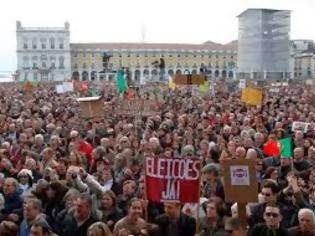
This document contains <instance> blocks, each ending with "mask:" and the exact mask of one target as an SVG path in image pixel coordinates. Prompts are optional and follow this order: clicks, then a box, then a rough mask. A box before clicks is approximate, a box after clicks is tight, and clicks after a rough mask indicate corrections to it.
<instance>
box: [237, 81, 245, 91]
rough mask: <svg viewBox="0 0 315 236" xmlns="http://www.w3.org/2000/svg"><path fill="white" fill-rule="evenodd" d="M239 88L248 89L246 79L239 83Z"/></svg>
mask: <svg viewBox="0 0 315 236" xmlns="http://www.w3.org/2000/svg"><path fill="white" fill-rule="evenodd" d="M238 87H239V88H240V89H244V88H246V79H240V82H239V84H238Z"/></svg>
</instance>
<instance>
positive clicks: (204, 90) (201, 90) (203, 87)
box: [199, 81, 209, 96]
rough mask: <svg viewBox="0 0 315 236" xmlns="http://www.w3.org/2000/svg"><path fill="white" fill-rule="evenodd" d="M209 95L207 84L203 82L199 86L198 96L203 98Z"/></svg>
mask: <svg viewBox="0 0 315 236" xmlns="http://www.w3.org/2000/svg"><path fill="white" fill-rule="evenodd" d="M208 93H209V82H208V81H205V82H204V83H203V84H201V85H199V95H200V96H205V95H207V94H208Z"/></svg>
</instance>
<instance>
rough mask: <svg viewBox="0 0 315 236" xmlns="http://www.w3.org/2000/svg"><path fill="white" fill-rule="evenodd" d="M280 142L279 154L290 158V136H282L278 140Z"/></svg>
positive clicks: (291, 154) (291, 153)
mask: <svg viewBox="0 0 315 236" xmlns="http://www.w3.org/2000/svg"><path fill="white" fill-rule="evenodd" d="M279 143H280V144H281V156H282V157H286V158H292V156H293V151H292V138H291V137H288V138H283V139H280V140H279Z"/></svg>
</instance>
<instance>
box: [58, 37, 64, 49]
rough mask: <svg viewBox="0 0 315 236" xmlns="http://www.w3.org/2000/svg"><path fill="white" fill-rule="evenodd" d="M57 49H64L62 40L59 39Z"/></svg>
mask: <svg viewBox="0 0 315 236" xmlns="http://www.w3.org/2000/svg"><path fill="white" fill-rule="evenodd" d="M59 49H64V45H63V40H62V39H60V40H59Z"/></svg>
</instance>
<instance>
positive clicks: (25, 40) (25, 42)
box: [23, 38, 28, 49]
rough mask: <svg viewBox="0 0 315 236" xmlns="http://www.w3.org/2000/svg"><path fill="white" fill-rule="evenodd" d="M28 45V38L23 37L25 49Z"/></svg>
mask: <svg viewBox="0 0 315 236" xmlns="http://www.w3.org/2000/svg"><path fill="white" fill-rule="evenodd" d="M27 47H28V45H27V38H24V39H23V49H27Z"/></svg>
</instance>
